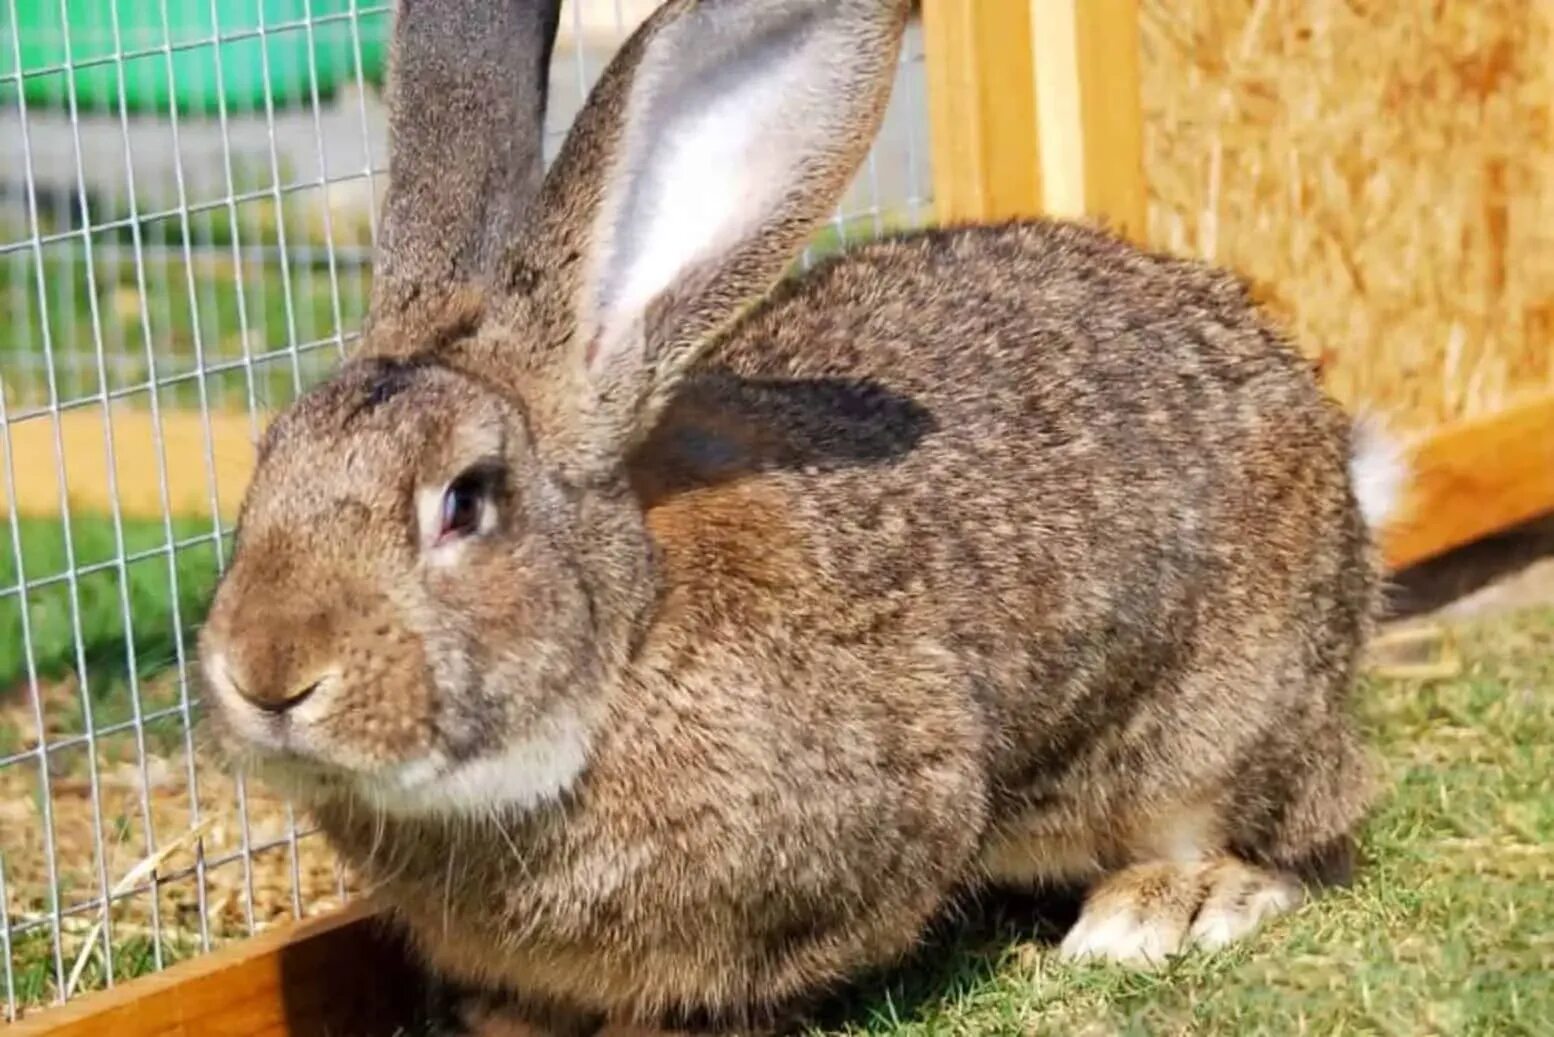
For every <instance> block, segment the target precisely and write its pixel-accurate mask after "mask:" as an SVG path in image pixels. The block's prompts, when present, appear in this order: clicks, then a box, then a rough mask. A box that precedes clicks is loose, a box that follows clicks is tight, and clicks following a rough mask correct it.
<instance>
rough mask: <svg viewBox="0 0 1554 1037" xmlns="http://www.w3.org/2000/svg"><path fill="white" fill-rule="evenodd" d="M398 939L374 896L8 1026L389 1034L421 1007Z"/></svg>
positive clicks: (30, 1030) (163, 1034)
mask: <svg viewBox="0 0 1554 1037" xmlns="http://www.w3.org/2000/svg"><path fill="white" fill-rule="evenodd" d="M422 996H423V994H422V988H421V983H420V980H419V978H418V976H417V974H416V971H415V969H414V968H413V967H412V966H411V964H410V962H409V958H408V957H407V955H406V954H405V953H404V951H403V949H402V947H401V946H400V944H399V942H398V941H397V940H396V939H394V938H393V937H390V936H389V935H387V932H386V929H385V927H384V925H383V922H382V920H381V919H379V918H377V917H375V916H374V914H373V913H372V909H371V907H370V906H368V905H367V904H365V903H358V904H355V905H352V906H351V907H347V908H345V909H344V910H342V911H340V912H337V913H335V914H331V915H329V916H327V917H321V918H318V919H314V920H311V921H306V922H301V923H297V924H294V925H288V926H285V927H282V928H277V929H275V930H271V931H269V932H265V933H261V934H260V935H258V936H256V937H253V938H252V939H248V940H243V941H241V942H240V943H237V944H234V945H232V946H229V947H225V948H223V949H221V950H217V951H213V952H211V953H210V954H206V955H202V956H201V957H198V958H194V959H192V960H190V961H186V962H182V963H180V964H178V965H174V966H172V967H171V968H169V969H167V970H165V971H163V972H159V973H156V974H154V975H150V976H144V977H142V978H140V979H136V980H132V981H130V982H128V983H124V984H121V985H119V986H117V987H115V988H113V989H112V990H107V991H102V992H100V993H95V994H90V995H87V996H86V997H83V998H80V999H79V1000H76V1001H72V1002H70V1003H69V1004H67V1005H63V1006H60V1007H57V1008H50V1009H46V1010H44V1011H42V1012H40V1013H38V1014H37V1015H35V1016H28V1017H27V1018H25V1019H23V1020H22V1021H21V1022H18V1023H15V1024H13V1025H11V1026H9V1027H7V1028H6V1029H5V1031H4V1032H5V1034H6V1037H103V1035H106V1034H112V1035H113V1037H315V1035H316V1037H324V1035H326V1034H333V1035H335V1037H339V1035H342V1034H350V1035H351V1037H379V1035H382V1037H389V1035H391V1034H394V1033H396V1032H398V1031H399V1029H400V1028H401V1027H403V1026H405V1025H407V1024H408V1023H409V1022H410V1021H411V1020H412V1019H413V1018H414V1015H415V1013H416V1011H417V1009H418V1008H419V1007H420V1004H421V999H422Z"/></svg>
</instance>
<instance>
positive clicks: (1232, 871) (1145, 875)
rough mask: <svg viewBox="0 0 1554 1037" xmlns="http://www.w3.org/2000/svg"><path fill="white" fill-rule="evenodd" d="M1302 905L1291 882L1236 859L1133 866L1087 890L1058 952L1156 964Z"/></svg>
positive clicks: (1230, 938)
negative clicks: (1077, 914) (1076, 918)
mask: <svg viewBox="0 0 1554 1037" xmlns="http://www.w3.org/2000/svg"><path fill="white" fill-rule="evenodd" d="M1300 901H1301V887H1300V884H1299V883H1298V882H1296V881H1295V879H1293V878H1291V877H1289V876H1287V875H1283V874H1280V873H1277V872H1273V871H1269V870H1267V869H1264V868H1260V867H1257V866H1256V865H1253V864H1248V863H1247V862H1245V861H1242V860H1239V859H1237V858H1234V857H1220V858H1215V859H1212V860H1207V861H1149V862H1146V863H1143V864H1135V865H1132V866H1130V867H1127V868H1123V869H1122V870H1121V871H1117V872H1114V873H1113V874H1111V875H1109V876H1107V877H1106V878H1105V879H1102V880H1101V881H1100V882H1099V883H1098V884H1097V885H1096V886H1095V887H1094V888H1093V889H1092V890H1091V891H1090V893H1089V895H1088V896H1086V898H1085V904H1084V908H1083V910H1081V912H1080V915H1079V920H1078V921H1077V922H1075V923H1074V927H1073V928H1072V929H1070V930H1069V932H1068V935H1067V936H1065V937H1064V938H1063V942H1062V944H1061V946H1060V947H1059V953H1060V954H1061V955H1062V956H1063V957H1064V958H1067V959H1069V960H1080V959H1101V960H1105V961H1112V962H1117V963H1119V964H1125V965H1133V966H1138V967H1146V968H1147V967H1153V966H1158V965H1160V964H1162V963H1164V962H1165V960H1166V959H1167V958H1169V957H1171V956H1172V955H1175V954H1178V953H1181V952H1182V951H1183V950H1186V949H1188V948H1191V947H1198V948H1202V949H1204V950H1218V949H1219V948H1221V947H1224V946H1226V945H1228V944H1231V943H1233V942H1235V941H1236V940H1239V939H1241V938H1242V937H1244V936H1246V935H1248V934H1249V933H1251V932H1252V931H1254V930H1255V929H1256V928H1257V927H1258V926H1259V925H1261V924H1262V923H1263V922H1264V921H1266V920H1267V919H1269V918H1273V917H1275V916H1277V915H1281V914H1283V913H1285V912H1286V911H1290V910H1292V909H1294V908H1295V907H1297V906H1298V905H1299V904H1300Z"/></svg>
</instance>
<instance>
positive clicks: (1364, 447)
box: [1349, 416, 1408, 530]
mask: <svg viewBox="0 0 1554 1037" xmlns="http://www.w3.org/2000/svg"><path fill="white" fill-rule="evenodd" d="M1349 480H1350V483H1351V484H1352V485H1353V486H1354V496H1355V500H1357V501H1358V502H1359V505H1360V514H1361V515H1362V516H1363V517H1364V518H1365V524H1366V525H1367V526H1369V527H1370V528H1371V529H1373V530H1377V529H1383V528H1385V527H1386V525H1387V524H1388V523H1389V522H1391V521H1392V519H1393V518H1395V517H1396V514H1397V508H1398V504H1399V503H1400V502H1401V500H1402V497H1403V489H1404V486H1405V485H1406V483H1407V482H1408V458H1407V455H1406V453H1405V452H1404V450H1403V446H1402V444H1401V443H1400V442H1398V440H1397V439H1395V438H1394V437H1393V436H1392V435H1391V434H1390V433H1388V432H1387V430H1386V428H1385V427H1384V426H1383V425H1382V423H1381V422H1380V421H1379V420H1378V419H1376V418H1374V417H1369V416H1367V417H1361V418H1360V419H1359V420H1358V421H1356V422H1355V424H1354V438H1353V445H1352V447H1351V449H1350V454H1349Z"/></svg>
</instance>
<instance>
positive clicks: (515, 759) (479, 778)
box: [359, 715, 589, 817]
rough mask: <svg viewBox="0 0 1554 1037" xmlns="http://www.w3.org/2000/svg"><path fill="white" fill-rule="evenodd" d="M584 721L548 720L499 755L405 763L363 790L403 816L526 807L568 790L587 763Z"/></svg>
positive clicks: (368, 781) (483, 812)
mask: <svg viewBox="0 0 1554 1037" xmlns="http://www.w3.org/2000/svg"><path fill="white" fill-rule="evenodd" d="M588 749H589V739H588V732H587V729H586V728H585V726H584V724H583V722H582V721H581V720H580V719H579V718H578V717H576V716H572V715H567V716H562V717H554V718H551V719H549V720H547V721H546V722H545V723H544V724H543V725H542V729H541V730H540V731H539V732H537V733H536V734H534V735H533V736H531V737H529V738H526V739H524V740H523V741H521V742H519V743H518V744H516V745H513V746H510V747H508V748H507V749H505V750H503V751H502V752H500V753H498V754H496V755H494V756H481V757H477V758H475V759H472V760H466V761H463V762H461V763H454V764H449V763H448V762H447V760H446V759H445V758H443V757H442V756H440V755H434V756H430V757H427V758H424V759H421V760H415V761H412V762H410V763H406V764H401V765H399V766H398V767H396V768H394V769H393V770H392V771H391V772H389V773H388V774H386V775H383V774H379V775H373V776H372V777H370V778H364V779H362V781H361V782H360V783H359V790H360V792H361V793H362V795H363V796H364V797H365V798H366V799H368V800H369V801H371V802H372V803H373V804H374V805H376V806H377V807H379V808H380V809H382V810H384V811H386V812H387V813H390V814H398V815H400V816H404V817H436V816H442V817H448V816H481V815H487V814H490V813H492V812H493V811H498V810H503V809H508V810H526V809H532V808H534V807H539V806H543V805H545V804H547V803H552V802H555V801H556V800H558V799H560V798H561V797H562V796H564V795H565V794H566V793H567V791H568V790H570V789H571V787H572V785H573V784H574V783H575V782H576V781H577V778H578V776H579V775H580V774H582V772H583V769H584V768H585V767H586V766H587V763H588Z"/></svg>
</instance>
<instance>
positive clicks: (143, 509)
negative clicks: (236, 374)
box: [0, 406, 266, 520]
mask: <svg viewBox="0 0 1554 1037" xmlns="http://www.w3.org/2000/svg"><path fill="white" fill-rule="evenodd" d="M264 420H266V419H262V418H261V419H260V424H259V427H261V428H262V427H263V425H262V422H263V421H264ZM254 427H255V423H254V422H251V421H250V420H249V418H248V415H247V414H241V413H225V412H213V413H211V414H210V415H209V416H208V417H207V416H205V415H202V414H199V413H197V412H194V411H188V410H173V411H163V412H162V414H161V417H160V421H159V422H153V421H152V418H151V415H150V413H149V412H147V411H145V410H142V409H135V408H131V407H127V406H116V407H114V408H112V409H111V410H109V412H108V413H107V414H106V415H105V414H104V413H103V410H102V409H101V408H100V407H86V408H79V409H75V410H70V411H66V412H65V413H63V414H60V415H58V416H57V417H56V416H55V415H52V414H37V415H33V416H30V417H26V418H22V419H21V420H19V421H12V422H10V423H9V425H8V427H6V428H5V429H3V430H0V432H4V433H5V434H3V435H0V474H3V473H5V472H6V471H9V472H10V474H11V481H12V482H13V484H14V486H15V491H16V498H15V500H14V501H13V500H12V499H11V498H10V495H9V494H8V493H6V492H5V490H6V487H5V485H4V480H3V479H0V515H6V514H9V513H10V512H11V511H12V510H13V509H14V510H15V511H16V512H17V513H18V514H20V515H23V516H56V515H58V514H59V512H60V507H61V492H60V491H61V473H63V474H64V480H65V483H64V490H65V495H64V499H65V501H66V502H67V503H68V506H69V508H70V510H71V513H72V514H75V513H81V514H99V515H105V514H108V513H109V511H110V508H111V506H112V502H113V493H112V491H113V490H114V489H116V490H117V496H118V503H119V509H120V512H121V513H122V514H123V515H124V516H125V517H126V518H131V519H145V518H160V517H161V516H162V515H163V513H164V510H166V511H170V512H171V513H172V514H173V515H176V516H181V517H193V516H206V517H208V516H209V515H210V513H211V510H212V506H213V505H214V506H215V507H216V508H217V509H219V511H220V514H221V515H222V517H224V518H226V519H229V520H230V519H231V518H233V517H235V516H236V514H237V507H238V504H239V502H240V501H241V500H242V496H243V490H244V489H245V488H246V487H247V485H248V477H249V473H250V471H251V470H252V467H253V460H254V437H253V430H254ZM110 441H111V444H112V456H113V464H112V465H111V466H110V465H109V463H108V458H109V445H110ZM7 448H8V449H7ZM110 471H111V472H112V473H113V474H114V475H116V477H117V478H116V480H114V481H112V482H110V480H109V473H110ZM164 479H165V483H166V486H167V507H166V509H164V507H163V502H162V486H163V483H164ZM115 483H116V484H117V485H116V486H115Z"/></svg>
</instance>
